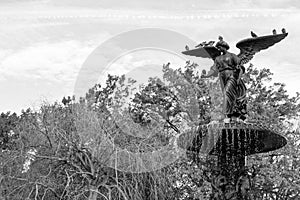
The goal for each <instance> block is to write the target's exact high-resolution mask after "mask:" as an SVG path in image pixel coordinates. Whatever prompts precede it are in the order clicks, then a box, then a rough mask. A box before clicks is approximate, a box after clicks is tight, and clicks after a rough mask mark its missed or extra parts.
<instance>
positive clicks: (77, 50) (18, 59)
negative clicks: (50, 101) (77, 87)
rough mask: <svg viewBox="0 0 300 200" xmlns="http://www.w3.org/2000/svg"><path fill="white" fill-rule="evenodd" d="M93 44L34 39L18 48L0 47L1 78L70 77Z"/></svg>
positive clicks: (72, 76)
mask: <svg viewBox="0 0 300 200" xmlns="http://www.w3.org/2000/svg"><path fill="white" fill-rule="evenodd" d="M92 49H93V47H91V46H87V45H85V44H82V43H80V42H78V41H65V42H59V43H38V44H35V45H34V46H30V47H27V48H24V49H21V50H16V51H12V50H0V58H1V61H0V66H1V69H0V70H1V73H0V74H1V76H2V79H5V78H6V79H10V78H12V77H18V78H20V79H43V80H48V81H54V82H57V81H58V82H59V81H69V80H74V78H75V76H76V73H77V72H78V70H79V68H80V65H81V64H82V63H83V61H84V59H85V58H86V57H87V55H88V54H89V53H90V52H91V51H92Z"/></svg>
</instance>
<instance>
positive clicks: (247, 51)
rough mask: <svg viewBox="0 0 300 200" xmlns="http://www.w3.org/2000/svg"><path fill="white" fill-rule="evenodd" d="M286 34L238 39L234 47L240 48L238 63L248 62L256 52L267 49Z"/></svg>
mask: <svg viewBox="0 0 300 200" xmlns="http://www.w3.org/2000/svg"><path fill="white" fill-rule="evenodd" d="M287 35H288V34H287V33H283V34H275V35H266V36H261V37H253V38H248V39H244V40H241V41H239V42H238V43H237V44H236V47H237V48H239V49H240V53H239V54H238V57H239V58H240V59H241V61H240V64H241V65H243V64H246V63H248V62H249V61H250V60H251V59H252V58H253V56H254V54H256V53H257V52H259V51H261V50H264V49H267V48H269V47H270V46H273V45H274V44H276V43H278V42H280V41H281V40H283V39H284V38H285V37H286V36H287Z"/></svg>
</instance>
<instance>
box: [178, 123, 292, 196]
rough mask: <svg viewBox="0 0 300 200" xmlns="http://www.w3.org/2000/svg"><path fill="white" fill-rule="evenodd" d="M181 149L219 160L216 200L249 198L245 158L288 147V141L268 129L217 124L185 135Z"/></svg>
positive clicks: (256, 126) (245, 124)
mask: <svg viewBox="0 0 300 200" xmlns="http://www.w3.org/2000/svg"><path fill="white" fill-rule="evenodd" d="M179 141H180V143H179V146H180V147H182V148H185V149H187V150H189V151H194V152H197V153H200V154H208V155H212V156H216V158H217V166H216V167H217V170H215V171H217V173H216V174H214V177H213V183H212V184H214V189H213V193H214V194H213V196H214V197H213V199H216V200H217V199H224V200H225V199H226V200H227V199H239V200H243V199H248V197H247V196H248V195H247V187H246V186H245V185H247V184H248V182H247V176H246V174H245V157H246V156H248V155H251V154H256V153H263V152H269V151H273V150H276V149H279V148H281V147H283V146H285V145H286V143H287V141H286V139H285V138H284V137H283V136H281V135H279V134H277V133H275V132H274V131H272V130H269V129H267V128H266V127H263V126H259V125H256V124H249V123H243V122H241V123H237V122H236V123H223V122H220V123H213V124H208V125H202V126H200V127H199V129H198V130H197V131H195V132H191V133H188V134H184V135H181V137H180V139H179Z"/></svg>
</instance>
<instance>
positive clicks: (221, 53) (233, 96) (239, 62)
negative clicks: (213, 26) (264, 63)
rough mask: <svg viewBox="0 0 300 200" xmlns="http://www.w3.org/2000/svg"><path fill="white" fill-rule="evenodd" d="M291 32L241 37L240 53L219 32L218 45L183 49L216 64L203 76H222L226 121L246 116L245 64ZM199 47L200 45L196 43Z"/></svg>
mask: <svg viewBox="0 0 300 200" xmlns="http://www.w3.org/2000/svg"><path fill="white" fill-rule="evenodd" d="M286 36H287V33H286V32H283V33H282V34H274V33H273V34H272V35H266V36H257V37H251V38H247V39H244V40H241V41H239V42H238V43H237V44H236V47H237V48H239V49H240V53H239V54H238V55H236V54H234V53H230V52H229V51H228V49H229V48H230V47H229V45H228V43H227V42H225V41H224V40H223V38H222V37H221V36H219V41H218V42H217V43H216V45H215V46H213V45H209V46H200V47H199V48H196V49H192V50H187V51H184V52H182V53H183V54H185V55H190V56H197V57H202V58H211V59H213V61H214V64H213V65H212V67H211V68H210V70H209V71H208V73H207V74H206V71H205V70H203V72H202V75H201V77H202V78H209V77H213V76H215V77H217V76H219V80H220V85H221V89H222V93H223V98H224V101H223V112H224V114H225V116H226V119H225V120H224V121H228V120H229V121H231V120H233V119H237V120H242V121H244V120H245V119H246V114H247V109H246V107H247V104H246V91H247V90H246V86H245V83H244V82H243V79H242V75H243V74H244V73H245V67H244V64H246V63H248V62H249V61H250V60H251V59H252V58H253V56H254V54H255V53H257V52H259V51H261V50H264V49H267V48H269V47H270V46H272V45H274V44H276V43H278V42H280V41H281V40H283V39H284V38H285V37H286ZM196 47H197V46H196Z"/></svg>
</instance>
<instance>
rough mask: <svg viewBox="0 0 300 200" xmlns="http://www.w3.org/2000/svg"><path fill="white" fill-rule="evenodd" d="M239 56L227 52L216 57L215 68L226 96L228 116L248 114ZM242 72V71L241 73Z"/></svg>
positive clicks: (225, 112) (226, 112)
mask: <svg viewBox="0 0 300 200" xmlns="http://www.w3.org/2000/svg"><path fill="white" fill-rule="evenodd" d="M239 62H240V61H239V57H238V56H237V55H235V54H233V53H229V52H227V53H226V54H224V55H220V56H218V57H217V58H216V59H215V64H214V66H213V68H214V70H215V71H217V72H218V73H219V78H220V83H221V88H222V92H223V96H224V103H223V106H224V108H223V109H224V114H225V115H226V116H227V117H232V116H237V117H238V116H241V115H242V116H244V115H245V114H246V112H247V111H246V86H245V83H244V82H243V80H242V79H241V77H240V75H241V74H242V73H243V72H242V70H243V69H242V67H241V66H240V65H239ZM241 72H242V73H241Z"/></svg>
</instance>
